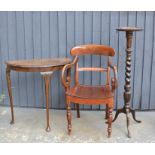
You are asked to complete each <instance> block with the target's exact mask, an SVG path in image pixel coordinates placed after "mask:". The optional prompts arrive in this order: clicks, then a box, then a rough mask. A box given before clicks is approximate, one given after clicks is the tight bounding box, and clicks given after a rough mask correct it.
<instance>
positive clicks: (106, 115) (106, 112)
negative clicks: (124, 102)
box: [105, 105, 109, 119]
mask: <svg viewBox="0 0 155 155" xmlns="http://www.w3.org/2000/svg"><path fill="white" fill-rule="evenodd" d="M108 116H109V114H108V105H106V111H105V119H108Z"/></svg>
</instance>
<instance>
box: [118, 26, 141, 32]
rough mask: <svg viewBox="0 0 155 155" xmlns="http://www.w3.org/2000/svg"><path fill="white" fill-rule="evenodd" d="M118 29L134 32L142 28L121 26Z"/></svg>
mask: <svg viewBox="0 0 155 155" xmlns="http://www.w3.org/2000/svg"><path fill="white" fill-rule="evenodd" d="M116 30H117V31H125V32H127V31H128V32H133V31H142V30H143V29H142V28H137V27H120V28H118V29H116Z"/></svg>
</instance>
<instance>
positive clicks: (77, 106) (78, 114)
mask: <svg viewBox="0 0 155 155" xmlns="http://www.w3.org/2000/svg"><path fill="white" fill-rule="evenodd" d="M79 107H80V106H79V104H76V110H77V118H80V108H79Z"/></svg>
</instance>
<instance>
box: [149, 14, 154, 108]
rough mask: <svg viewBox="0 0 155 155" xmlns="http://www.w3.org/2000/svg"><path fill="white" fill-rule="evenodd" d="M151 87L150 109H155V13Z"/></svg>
mask: <svg viewBox="0 0 155 155" xmlns="http://www.w3.org/2000/svg"><path fill="white" fill-rule="evenodd" d="M150 83H151V88H150V91H151V92H150V105H149V109H155V95H154V92H155V13H153V47H152V67H151V81H150Z"/></svg>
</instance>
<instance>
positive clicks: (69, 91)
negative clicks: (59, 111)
mask: <svg viewBox="0 0 155 155" xmlns="http://www.w3.org/2000/svg"><path fill="white" fill-rule="evenodd" d="M70 53H71V55H72V56H75V57H74V59H73V61H72V62H71V63H70V64H67V65H65V66H64V68H63V69H62V74H61V81H62V84H63V86H64V87H65V92H66V109H67V121H68V133H69V134H70V133H71V130H72V124H71V118H72V116H71V104H72V103H76V109H77V117H78V118H80V111H79V104H91V105H93V104H102V105H106V117H105V118H106V119H107V120H108V121H107V123H108V129H107V131H108V137H110V136H111V132H112V110H113V106H114V95H115V89H116V88H117V85H118V84H117V83H118V82H117V68H116V67H115V66H113V65H112V61H111V59H110V56H114V54H115V52H114V49H113V48H111V47H109V46H104V45H95V44H92V45H81V46H77V47H74V48H72V49H71V52H70ZM87 54H90V55H103V56H108V62H107V64H108V67H107V68H103V67H80V68H79V67H78V57H79V56H80V55H87ZM73 67H74V68H75V70H74V86H73V87H70V83H71V77H70V76H71V75H70V72H71V69H72V68H73ZM110 69H112V70H113V74H114V77H113V78H111V82H110ZM81 71H95V72H103V73H105V74H106V85H104V86H102V85H99V86H86V85H80V84H79V81H78V76H79V74H78V73H79V72H81ZM110 83H111V85H110Z"/></svg>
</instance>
